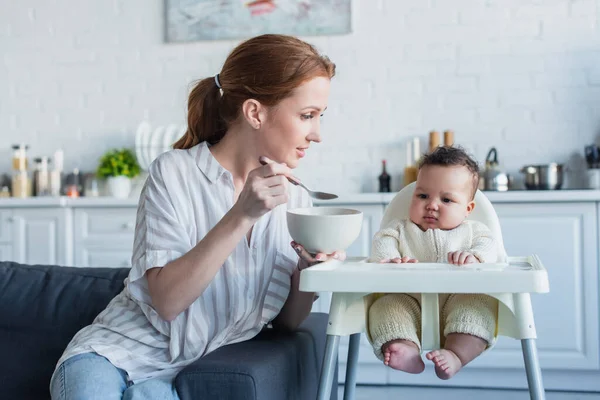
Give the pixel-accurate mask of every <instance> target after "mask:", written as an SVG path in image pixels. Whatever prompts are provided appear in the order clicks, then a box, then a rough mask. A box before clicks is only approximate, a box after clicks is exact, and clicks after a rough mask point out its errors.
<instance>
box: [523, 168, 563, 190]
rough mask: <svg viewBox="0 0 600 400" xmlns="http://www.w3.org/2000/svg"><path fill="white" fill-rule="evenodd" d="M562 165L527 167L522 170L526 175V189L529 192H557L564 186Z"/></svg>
mask: <svg viewBox="0 0 600 400" xmlns="http://www.w3.org/2000/svg"><path fill="white" fill-rule="evenodd" d="M563 170H564V167H563V165H562V164H557V163H550V164H543V165H526V166H524V167H523V168H521V172H522V173H523V174H525V179H524V182H525V187H526V188H527V189H529V190H556V189H560V188H561V187H562V184H563Z"/></svg>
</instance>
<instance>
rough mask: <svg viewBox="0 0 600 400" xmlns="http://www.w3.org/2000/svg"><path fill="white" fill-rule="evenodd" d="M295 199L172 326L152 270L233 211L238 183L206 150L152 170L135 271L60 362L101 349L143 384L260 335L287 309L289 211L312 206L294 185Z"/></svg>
mask: <svg viewBox="0 0 600 400" xmlns="http://www.w3.org/2000/svg"><path fill="white" fill-rule="evenodd" d="M289 194H290V200H289V202H288V203H287V205H281V206H279V207H276V208H275V209H274V210H272V211H271V212H269V213H267V214H265V215H264V216H263V217H261V218H260V219H259V220H258V221H257V222H256V224H255V225H254V227H253V229H252V235H251V240H250V243H248V239H247V238H246V236H244V238H242V240H241V241H240V242H239V243H238V244H237V246H236V247H235V249H234V250H233V252H232V253H231V254H230V255H229V257H228V258H227V260H226V261H225V263H224V264H223V266H222V267H221V268H220V269H219V271H218V272H217V274H216V276H215V277H214V278H213V280H212V281H211V282H210V284H209V285H208V287H207V288H206V290H204V292H203V293H202V295H201V296H200V297H198V298H197V299H196V300H195V301H194V302H193V303H192V304H191V305H190V306H189V307H188V308H187V309H186V310H185V311H183V312H182V313H181V314H179V315H178V316H177V317H176V318H175V319H174V320H173V321H171V322H168V321H165V320H163V319H162V318H161V317H160V316H159V315H158V313H157V312H156V310H155V309H154V308H153V307H152V302H151V299H150V295H149V292H148V282H147V280H146V277H145V275H144V274H145V272H146V271H147V270H148V269H150V268H153V267H162V266H164V265H165V264H166V263H168V262H169V261H172V260H174V259H177V258H178V257H180V256H182V255H183V254H185V253H187V252H188V251H189V250H191V249H192V248H193V247H194V246H195V245H196V244H197V243H198V242H199V241H200V240H202V238H204V236H205V235H206V234H207V233H208V231H209V230H210V229H212V228H213V227H214V226H215V225H216V224H217V222H219V220H221V218H222V217H223V216H224V215H225V214H226V213H227V212H228V211H229V209H231V207H232V206H233V198H234V185H233V178H232V175H231V173H230V172H229V171H227V170H226V169H225V168H223V167H222V166H221V165H220V164H219V163H218V162H217V160H216V159H215V158H214V157H213V156H212V154H211V152H210V150H209V148H208V146H207V144H206V143H200V144H199V145H197V146H194V147H193V148H191V149H187V150H172V151H169V152H167V153H164V154H162V155H161V156H159V157H158V158H157V159H156V160H155V161H154V162H153V163H152V165H151V166H150V170H149V176H148V179H147V181H146V184H145V186H144V189H143V191H142V194H141V197H140V202H139V206H138V212H137V224H136V232H135V240H134V245H133V256H132V268H131V271H130V272H129V276H128V277H127V279H126V280H125V288H124V289H123V291H122V292H121V293H120V294H118V295H117V296H116V297H115V298H114V299H113V300H112V301H111V302H110V303H109V305H108V306H107V307H106V309H105V310H104V311H102V312H101V313H100V314H99V315H98V316H97V317H96V319H95V320H94V322H93V323H92V324H91V325H89V326H87V327H85V328H83V329H82V330H80V331H79V332H78V333H77V334H76V335H75V336H74V337H73V339H72V340H71V342H70V343H69V345H68V346H67V349H66V350H65V352H64V354H63V355H62V357H61V358H60V360H59V361H58V364H57V365H60V363H62V362H63V361H64V360H66V359H67V358H69V357H72V356H74V355H76V354H80V353H85V352H91V351H93V352H96V353H98V354H100V355H102V356H104V357H106V358H107V359H108V360H110V362H111V363H113V364H114V365H115V366H116V367H118V368H121V369H123V370H125V371H127V373H128V375H129V379H130V380H131V381H133V382H140V381H143V380H145V379H149V378H153V377H159V376H160V377H171V378H173V377H175V375H176V374H177V373H178V372H179V371H180V370H181V369H182V368H183V367H185V366H186V365H188V364H190V363H192V362H193V361H195V360H197V359H198V358H200V357H202V356H204V355H206V354H208V353H210V352H211V351H213V350H215V349H217V348H219V347H221V346H224V345H227V344H231V343H236V342H241V341H244V340H248V339H250V338H252V337H254V336H255V335H256V334H258V332H260V330H261V329H262V328H263V327H264V325H266V324H268V323H269V322H270V321H271V320H272V319H273V318H275V316H277V314H278V313H279V311H280V310H281V308H282V307H283V304H284V302H285V300H286V298H287V296H288V293H289V290H290V278H291V274H292V272H293V271H294V269H295V268H296V264H297V261H298V256H297V255H296V253H295V252H294V251H293V249H292V248H291V246H290V241H291V237H290V235H289V233H288V229H287V222H286V210H287V209H288V208H295V207H310V206H311V204H312V203H311V200H310V198H309V197H308V195H307V194H306V192H305V191H303V190H300V189H299V188H298V187H296V186H294V185H291V184H290V185H289Z"/></svg>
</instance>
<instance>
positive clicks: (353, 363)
mask: <svg viewBox="0 0 600 400" xmlns="http://www.w3.org/2000/svg"><path fill="white" fill-rule="evenodd" d="M359 350H360V333H354V334H352V335H350V343H349V345H348V361H347V362H346V380H345V381H346V382H345V383H344V400H354V391H355V390H356V372H357V371H356V370H357V366H358V352H359Z"/></svg>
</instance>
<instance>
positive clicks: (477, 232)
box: [469, 222, 498, 263]
mask: <svg viewBox="0 0 600 400" xmlns="http://www.w3.org/2000/svg"><path fill="white" fill-rule="evenodd" d="M472 227H473V240H472V242H471V248H470V249H469V252H470V253H471V254H473V256H475V257H476V258H477V260H478V261H479V262H480V263H495V262H498V243H497V242H496V238H494V235H493V234H492V231H490V230H489V229H488V227H487V226H485V225H484V224H482V223H480V222H477V223H474V224H473V225H472Z"/></svg>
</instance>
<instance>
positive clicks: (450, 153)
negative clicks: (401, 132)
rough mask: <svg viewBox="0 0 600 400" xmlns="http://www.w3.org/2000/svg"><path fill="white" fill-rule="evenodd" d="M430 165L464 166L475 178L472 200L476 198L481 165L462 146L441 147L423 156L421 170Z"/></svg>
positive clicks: (420, 163) (420, 164)
mask: <svg viewBox="0 0 600 400" xmlns="http://www.w3.org/2000/svg"><path fill="white" fill-rule="evenodd" d="M428 165H437V166H441V167H453V166H462V167H465V168H467V169H468V170H469V172H470V173H471V175H472V176H473V190H472V191H471V199H473V198H475V193H476V192H477V187H478V186H479V165H477V161H475V160H474V159H473V158H472V157H471V156H469V154H467V152H466V151H465V150H464V149H463V148H462V147H460V146H456V147H454V146H440V147H438V148H436V149H435V150H434V151H432V152H431V153H429V154H425V155H423V157H422V158H421V161H420V162H419V169H421V168H423V167H426V166H428Z"/></svg>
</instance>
